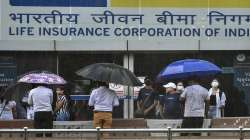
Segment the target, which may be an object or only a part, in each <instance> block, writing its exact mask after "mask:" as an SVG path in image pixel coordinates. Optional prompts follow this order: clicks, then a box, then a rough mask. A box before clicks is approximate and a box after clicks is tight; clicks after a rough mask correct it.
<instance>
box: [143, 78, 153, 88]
mask: <svg viewBox="0 0 250 140" xmlns="http://www.w3.org/2000/svg"><path fill="white" fill-rule="evenodd" d="M144 84H145V86H151V85H152V81H151V80H150V79H149V78H148V77H146V78H145V79H144Z"/></svg>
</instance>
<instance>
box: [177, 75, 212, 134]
mask: <svg viewBox="0 0 250 140" xmlns="http://www.w3.org/2000/svg"><path fill="white" fill-rule="evenodd" d="M197 81H198V80H197V78H196V77H194V78H192V79H190V80H189V86H188V87H186V88H185V90H184V92H183V93H182V94H181V98H180V99H181V100H185V109H184V118H183V122H182V128H202V125H203V119H204V117H205V114H206V115H207V109H206V107H207V106H206V105H205V104H207V103H209V94H208V90H207V89H206V88H204V87H202V86H201V85H199V83H198V82H197ZM182 135H184V136H185V135H187V134H182ZM193 135H197V136H199V135H200V134H199V133H198V134H193Z"/></svg>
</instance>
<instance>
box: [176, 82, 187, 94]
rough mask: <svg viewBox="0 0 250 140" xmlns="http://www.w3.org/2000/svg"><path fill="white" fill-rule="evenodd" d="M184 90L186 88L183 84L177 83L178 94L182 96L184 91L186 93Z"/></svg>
mask: <svg viewBox="0 0 250 140" xmlns="http://www.w3.org/2000/svg"><path fill="white" fill-rule="evenodd" d="M184 89H185V87H184V84H183V82H178V83H177V87H176V92H177V93H178V94H182V93H183V91H184Z"/></svg>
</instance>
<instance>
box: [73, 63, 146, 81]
mask: <svg viewBox="0 0 250 140" xmlns="http://www.w3.org/2000/svg"><path fill="white" fill-rule="evenodd" d="M76 74H77V75H79V76H82V77H84V78H88V79H91V80H95V81H102V82H109V83H115V84H121V85H127V86H141V85H142V83H141V82H140V80H139V79H138V78H137V77H136V76H135V75H134V74H133V73H132V72H131V71H129V70H128V69H126V68H123V67H122V66H119V65H116V64H112V63H96V64H92V65H88V66H86V67H84V68H82V69H80V70H78V71H77V72H76Z"/></svg>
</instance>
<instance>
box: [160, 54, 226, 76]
mask: <svg viewBox="0 0 250 140" xmlns="http://www.w3.org/2000/svg"><path fill="white" fill-rule="evenodd" d="M221 72H222V70H221V69H220V68H219V67H218V66H216V65H215V64H213V63H211V62H208V61H205V60H199V59H185V60H180V61H175V62H173V63H171V64H169V65H168V66H167V67H165V68H164V69H163V70H162V71H161V72H160V73H159V74H158V76H157V79H158V80H171V79H180V78H188V77H191V76H198V77H203V76H208V75H215V74H218V73H221Z"/></svg>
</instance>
